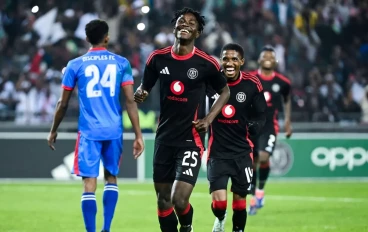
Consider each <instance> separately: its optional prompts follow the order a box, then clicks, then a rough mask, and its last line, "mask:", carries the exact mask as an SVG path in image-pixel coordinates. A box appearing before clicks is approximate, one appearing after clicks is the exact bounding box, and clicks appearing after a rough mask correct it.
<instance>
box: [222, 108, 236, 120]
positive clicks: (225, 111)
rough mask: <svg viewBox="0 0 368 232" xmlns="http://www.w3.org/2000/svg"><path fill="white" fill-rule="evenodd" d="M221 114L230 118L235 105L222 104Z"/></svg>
mask: <svg viewBox="0 0 368 232" xmlns="http://www.w3.org/2000/svg"><path fill="white" fill-rule="evenodd" d="M222 115H223V116H224V117H225V118H232V117H233V116H234V115H235V107H234V106H232V105H224V107H222Z"/></svg>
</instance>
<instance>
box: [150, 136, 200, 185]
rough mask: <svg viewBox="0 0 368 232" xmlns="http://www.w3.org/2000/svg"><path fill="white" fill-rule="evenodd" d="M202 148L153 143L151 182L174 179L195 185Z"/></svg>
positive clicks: (165, 181) (166, 181)
mask: <svg viewBox="0 0 368 232" xmlns="http://www.w3.org/2000/svg"><path fill="white" fill-rule="evenodd" d="M202 154H203V149H201V148H199V147H185V148H184V147H171V146H167V145H163V144H158V143H155V153H154V156H153V182H155V183H173V182H174V180H178V181H184V182H186V183H189V184H191V185H193V186H194V185H195V183H196V182H197V178H198V173H199V169H200V168H201V163H202V162H201V161H202Z"/></svg>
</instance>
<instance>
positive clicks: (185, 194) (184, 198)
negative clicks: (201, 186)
mask: <svg viewBox="0 0 368 232" xmlns="http://www.w3.org/2000/svg"><path fill="white" fill-rule="evenodd" d="M192 191H193V185H191V184H189V183H186V182H184V181H175V182H174V185H173V192H172V195H171V202H172V204H173V205H174V207H175V211H177V212H181V211H184V210H185V209H186V208H187V206H188V204H189V198H190V195H191V194H192Z"/></svg>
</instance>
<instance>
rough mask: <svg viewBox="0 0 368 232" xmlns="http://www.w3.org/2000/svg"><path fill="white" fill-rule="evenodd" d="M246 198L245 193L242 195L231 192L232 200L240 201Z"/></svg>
mask: <svg viewBox="0 0 368 232" xmlns="http://www.w3.org/2000/svg"><path fill="white" fill-rule="evenodd" d="M246 198H247V194H246V193H245V194H244V195H243V194H242V195H239V194H236V193H234V194H233V201H241V200H244V201H245V200H246Z"/></svg>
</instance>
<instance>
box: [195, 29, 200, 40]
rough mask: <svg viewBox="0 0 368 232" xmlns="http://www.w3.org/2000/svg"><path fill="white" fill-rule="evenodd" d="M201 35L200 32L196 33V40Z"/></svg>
mask: <svg viewBox="0 0 368 232" xmlns="http://www.w3.org/2000/svg"><path fill="white" fill-rule="evenodd" d="M200 35H201V32H199V31H197V34H196V39H197V38H198V37H199V36H200Z"/></svg>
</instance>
